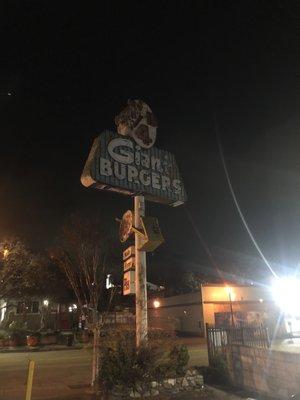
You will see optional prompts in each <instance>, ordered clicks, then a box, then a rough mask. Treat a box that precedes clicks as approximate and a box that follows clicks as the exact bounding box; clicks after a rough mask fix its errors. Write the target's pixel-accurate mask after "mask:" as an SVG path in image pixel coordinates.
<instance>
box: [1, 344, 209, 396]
mask: <svg viewBox="0 0 300 400" xmlns="http://www.w3.org/2000/svg"><path fill="white" fill-rule="evenodd" d="M179 342H182V343H185V344H186V345H187V346H188V349H189V353H190V362H189V364H190V365H207V351H206V344H205V342H204V341H203V339H200V338H189V339H179ZM29 360H34V361H35V362H36V364H35V371H34V380H33V391H32V400H40V399H43V400H44V399H51V398H58V396H61V397H62V398H63V397H65V398H68V397H70V396H71V397H73V398H77V397H78V396H79V397H78V398H80V396H81V394H82V393H84V392H85V391H86V390H87V387H88V384H89V382H90V377H91V360H92V351H91V349H77V350H65V351H63V350H61V351H47V352H33V353H2V354H0V400H21V399H22V400H23V399H24V398H25V387H26V386H25V385H26V379H27V367H28V362H29ZM81 398H84V397H81Z"/></svg>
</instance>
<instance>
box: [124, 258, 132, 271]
mask: <svg viewBox="0 0 300 400" xmlns="http://www.w3.org/2000/svg"><path fill="white" fill-rule="evenodd" d="M123 266H124V271H128V270H129V269H132V270H134V269H135V257H130V258H128V260H126V261H124V264H123Z"/></svg>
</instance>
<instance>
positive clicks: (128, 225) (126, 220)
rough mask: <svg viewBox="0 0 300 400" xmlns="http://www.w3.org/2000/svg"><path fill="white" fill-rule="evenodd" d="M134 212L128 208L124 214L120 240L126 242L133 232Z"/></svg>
mask: <svg viewBox="0 0 300 400" xmlns="http://www.w3.org/2000/svg"><path fill="white" fill-rule="evenodd" d="M132 223H133V214H132V211H130V210H128V211H126V212H125V213H124V214H123V217H122V219H121V222H120V228H119V237H120V241H121V242H122V243H123V242H126V240H127V239H128V238H129V236H130V235H131V234H132V233H133V230H132Z"/></svg>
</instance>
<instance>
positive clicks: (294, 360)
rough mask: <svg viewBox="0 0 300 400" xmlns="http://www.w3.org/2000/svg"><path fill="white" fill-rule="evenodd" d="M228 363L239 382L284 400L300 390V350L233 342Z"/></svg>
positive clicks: (236, 381) (235, 380) (234, 380)
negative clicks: (235, 343)
mask: <svg viewBox="0 0 300 400" xmlns="http://www.w3.org/2000/svg"><path fill="white" fill-rule="evenodd" d="M227 365H228V369H229V373H230V378H231V381H232V383H233V384H234V385H235V386H238V387H242V388H245V389H247V390H250V391H254V392H256V393H259V394H262V395H268V396H272V397H274V398H278V399H283V400H284V399H289V398H291V395H293V394H300V353H299V354H296V353H288V352H282V351H274V350H267V349H260V348H253V347H246V346H231V347H229V348H228V349H227Z"/></svg>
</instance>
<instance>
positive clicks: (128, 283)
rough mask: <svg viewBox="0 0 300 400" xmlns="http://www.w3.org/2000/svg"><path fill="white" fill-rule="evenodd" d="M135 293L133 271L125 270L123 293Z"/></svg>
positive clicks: (125, 294)
mask: <svg viewBox="0 0 300 400" xmlns="http://www.w3.org/2000/svg"><path fill="white" fill-rule="evenodd" d="M129 294H135V271H127V272H125V274H124V277H123V295H124V296H127V295H129Z"/></svg>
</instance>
